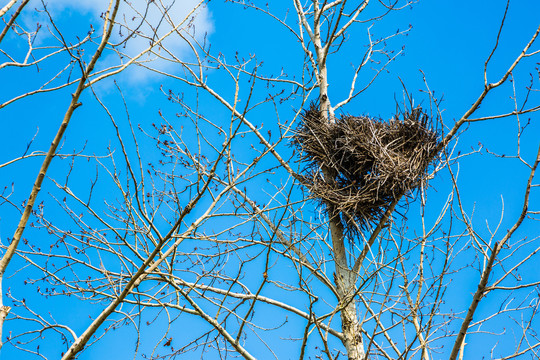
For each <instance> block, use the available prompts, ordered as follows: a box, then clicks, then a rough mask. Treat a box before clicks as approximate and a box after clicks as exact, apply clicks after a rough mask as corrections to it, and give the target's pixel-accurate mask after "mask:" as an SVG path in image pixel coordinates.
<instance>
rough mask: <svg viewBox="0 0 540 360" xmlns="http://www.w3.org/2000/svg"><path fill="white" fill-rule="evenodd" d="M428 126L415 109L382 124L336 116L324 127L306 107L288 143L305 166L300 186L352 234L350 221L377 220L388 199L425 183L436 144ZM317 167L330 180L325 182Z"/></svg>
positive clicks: (315, 112) (318, 114) (363, 223)
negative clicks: (336, 215) (333, 212)
mask: <svg viewBox="0 0 540 360" xmlns="http://www.w3.org/2000/svg"><path fill="white" fill-rule="evenodd" d="M430 125H431V124H430V121H429V117H428V116H427V115H426V114H425V113H423V112H422V109H421V108H416V109H414V110H412V111H406V112H404V113H401V114H398V115H397V116H396V117H395V118H393V119H392V120H390V121H387V122H385V121H382V120H381V119H375V118H370V117H367V116H361V117H355V116H342V117H340V118H337V119H336V121H335V123H330V122H328V121H326V120H325V119H324V117H323V116H322V114H321V112H320V110H319V108H318V106H317V105H315V104H311V106H310V107H309V109H307V110H304V112H303V114H302V122H301V124H300V126H299V128H298V130H297V133H296V135H295V138H294V140H293V143H294V144H295V145H296V146H297V147H298V149H299V150H300V154H301V159H302V160H303V161H305V162H307V166H306V168H305V178H306V180H307V181H306V186H307V187H308V188H309V190H310V191H311V193H312V194H313V195H314V196H315V197H316V198H318V199H320V200H321V201H322V202H323V203H324V204H326V205H329V204H331V205H333V207H334V208H335V210H336V211H339V212H340V213H341V215H342V220H343V222H344V225H345V226H346V228H347V230H351V231H353V232H356V230H357V227H356V226H355V225H354V223H353V222H352V221H351V220H352V219H354V220H355V222H356V224H357V225H358V226H359V227H361V228H365V227H366V226H367V225H368V224H370V223H373V222H376V221H378V220H380V219H381V217H382V215H383V214H384V212H385V211H386V209H387V208H388V207H389V206H390V204H391V203H392V201H393V200H395V199H396V198H397V197H399V196H401V195H402V194H410V193H411V192H412V191H414V190H416V189H417V188H418V187H419V186H420V185H421V184H422V181H424V180H425V177H426V172H427V168H428V166H429V164H430V163H431V160H432V159H433V157H432V156H433V154H432V151H433V150H434V149H435V148H436V146H437V144H438V142H439V140H438V134H437V132H436V131H434V130H433V129H431V126H430ZM323 169H325V171H326V172H327V174H330V176H327V178H325V177H324V176H323Z"/></svg>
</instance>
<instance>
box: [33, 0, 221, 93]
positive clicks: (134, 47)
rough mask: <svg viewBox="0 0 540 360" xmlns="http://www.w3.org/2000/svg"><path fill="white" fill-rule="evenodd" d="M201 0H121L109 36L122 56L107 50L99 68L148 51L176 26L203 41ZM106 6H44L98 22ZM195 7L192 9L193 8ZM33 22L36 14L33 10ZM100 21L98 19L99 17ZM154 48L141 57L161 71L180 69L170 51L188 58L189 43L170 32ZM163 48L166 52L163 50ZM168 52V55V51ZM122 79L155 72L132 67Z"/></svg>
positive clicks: (208, 21)
mask: <svg viewBox="0 0 540 360" xmlns="http://www.w3.org/2000/svg"><path fill="white" fill-rule="evenodd" d="M200 2H201V1H200V0H181V1H178V0H176V1H175V0H151V1H131V2H128V1H125V0H123V1H122V3H121V6H120V9H119V12H118V16H117V20H116V21H117V22H118V24H119V25H120V26H117V30H116V31H115V32H114V34H113V35H112V38H111V42H112V43H116V44H121V46H119V47H117V50H118V51H120V52H121V53H122V54H124V55H125V57H123V58H122V59H121V58H120V57H119V56H118V55H117V54H114V53H112V52H109V53H108V54H107V55H106V56H104V58H103V59H102V60H101V61H100V64H99V68H101V69H103V68H106V67H110V66H115V65H118V64H120V63H122V62H123V63H125V62H127V61H128V60H129V58H132V57H134V56H137V55H138V54H140V53H141V52H143V51H145V50H147V49H148V48H149V46H150V44H152V43H155V42H156V41H157V40H158V39H160V38H162V37H163V36H165V35H167V34H169V33H171V30H172V29H174V28H175V27H177V26H178V25H179V24H181V25H180V26H179V28H178V30H180V31H181V32H182V33H183V34H184V35H185V34H191V35H194V37H195V39H197V40H199V41H202V39H203V37H205V36H206V35H207V34H210V33H211V32H212V31H213V23H212V18H211V13H210V11H209V10H208V8H207V7H206V6H205V5H204V4H203V5H202V6H199V7H198V5H199V4H200ZM108 6H109V0H78V1H76V2H74V1H73V0H54V1H50V2H49V3H48V5H47V8H48V10H49V12H50V13H51V14H52V16H53V18H55V17H57V16H62V14H66V13H68V12H69V13H78V14H79V15H83V16H84V17H87V18H89V19H90V20H94V21H92V22H94V24H95V22H97V20H100V18H101V17H102V16H103V14H104V13H105V11H106V10H107V8H108ZM195 8H197V9H196V10H195V11H194V12H193V10H194V9H195ZM33 16H34V19H33V20H34V21H35V20H36V19H35V13H34V15H33ZM100 22H101V20H100ZM161 45H162V46H161V47H155V48H154V49H153V51H154V52H155V53H157V54H158V55H156V54H150V53H149V54H146V55H145V56H143V57H141V58H140V60H141V61H144V62H146V64H147V65H148V66H149V67H152V68H154V69H158V70H160V71H163V72H175V70H176V68H179V66H178V64H177V63H174V62H172V61H168V60H166V59H163V58H161V57H164V58H168V59H170V58H171V56H170V54H173V55H174V57H176V58H178V59H186V60H187V59H189V58H191V56H190V55H191V54H190V50H189V46H188V44H187V43H186V41H185V40H184V39H182V37H181V36H179V35H178V34H177V33H175V32H173V33H171V34H170V35H169V36H167V37H166V38H165V39H164V40H163V41H162V43H161ZM164 49H166V51H165V50H164ZM169 53H170V54H169ZM121 77H122V79H123V80H124V81H128V82H131V83H133V82H137V83H139V82H148V81H152V79H154V78H155V77H156V75H155V73H153V72H151V71H148V70H146V69H144V68H142V67H140V66H136V65H135V66H131V67H130V68H128V70H127V71H125V73H124V74H123V75H121Z"/></svg>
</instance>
